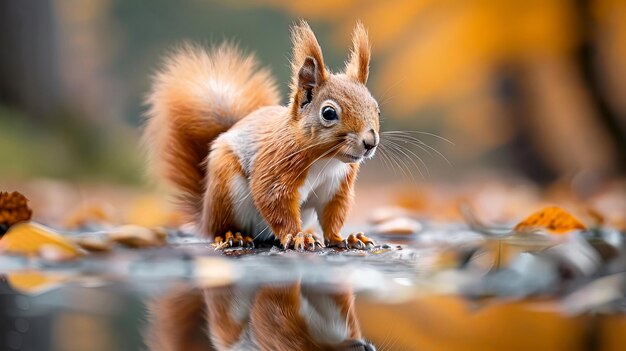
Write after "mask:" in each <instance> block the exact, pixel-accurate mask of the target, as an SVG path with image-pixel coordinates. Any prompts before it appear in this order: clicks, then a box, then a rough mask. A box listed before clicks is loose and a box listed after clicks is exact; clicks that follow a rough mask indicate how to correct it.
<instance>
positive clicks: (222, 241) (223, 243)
mask: <svg viewBox="0 0 626 351" xmlns="http://www.w3.org/2000/svg"><path fill="white" fill-rule="evenodd" d="M213 247H215V250H224V249H227V248H229V247H243V248H250V249H253V248H254V241H253V239H252V238H251V237H249V236H247V235H241V233H239V232H237V233H235V234H234V235H233V233H232V232H226V234H225V235H224V237H223V238H222V237H221V236H219V235H218V236H216V237H215V241H214V243H213Z"/></svg>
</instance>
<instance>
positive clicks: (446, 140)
mask: <svg viewBox="0 0 626 351" xmlns="http://www.w3.org/2000/svg"><path fill="white" fill-rule="evenodd" d="M410 133H414V134H424V135H430V136H432V137H435V138H437V139H440V140H443V141H445V142H447V143H449V144H451V145H454V146H456V144H455V143H454V142H452V141H450V140H448V139H446V138H444V137H442V136H441V135H437V134H435V133H429V132H422V131H419V130H389V131H386V132H381V134H407V135H408V134H410Z"/></svg>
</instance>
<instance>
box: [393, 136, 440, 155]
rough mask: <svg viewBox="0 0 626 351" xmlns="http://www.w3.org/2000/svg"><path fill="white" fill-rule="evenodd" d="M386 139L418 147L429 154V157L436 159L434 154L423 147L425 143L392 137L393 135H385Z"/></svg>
mask: <svg viewBox="0 0 626 351" xmlns="http://www.w3.org/2000/svg"><path fill="white" fill-rule="evenodd" d="M385 139H388V140H394V141H396V142H399V143H400V142H402V143H406V144H410V145H413V146H417V147H418V148H420V150H422V151H424V152H425V153H427V154H428V156H430V157H434V156H433V154H432V153H431V152H430V151H429V150H428V149H426V148H424V147H423V145H422V144H423V143H419V142H417V141H414V140H411V139H408V138H404V136H391V135H385Z"/></svg>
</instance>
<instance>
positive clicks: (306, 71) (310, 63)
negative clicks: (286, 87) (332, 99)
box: [291, 20, 328, 95]
mask: <svg viewBox="0 0 626 351" xmlns="http://www.w3.org/2000/svg"><path fill="white" fill-rule="evenodd" d="M291 41H292V42H293V57H292V59H291V69H292V77H293V79H292V90H293V93H294V94H295V95H298V92H300V91H301V90H302V89H307V90H310V89H312V88H313V87H315V86H318V85H320V84H322V82H324V81H325V80H326V79H327V77H328V72H327V71H326V67H325V66H324V57H323V56H322V49H321V48H320V45H319V43H318V42H317V39H316V38H315V34H313V31H312V30H311V27H309V25H308V24H307V23H306V22H305V21H303V20H301V21H300V22H298V24H296V25H295V26H294V27H293V28H292V30H291Z"/></svg>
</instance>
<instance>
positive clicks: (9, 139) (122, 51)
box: [0, 0, 626, 189]
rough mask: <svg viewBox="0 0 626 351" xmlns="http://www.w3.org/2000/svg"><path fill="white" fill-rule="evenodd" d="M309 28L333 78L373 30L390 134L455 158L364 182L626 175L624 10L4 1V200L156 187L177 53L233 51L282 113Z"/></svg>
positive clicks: (564, 0) (349, 1)
mask: <svg viewBox="0 0 626 351" xmlns="http://www.w3.org/2000/svg"><path fill="white" fill-rule="evenodd" d="M298 18H305V19H306V20H308V21H309V22H310V24H311V25H312V27H313V29H314V30H315V32H316V33H317V35H318V39H319V41H320V43H321V45H322V48H323V51H324V54H325V56H326V60H327V63H328V65H329V66H330V68H331V69H335V70H339V69H341V68H342V67H343V61H344V60H345V58H346V55H347V50H348V47H349V35H350V32H351V29H352V28H353V26H354V24H355V22H356V21H357V20H358V19H360V20H362V21H363V22H364V24H365V25H366V27H367V28H368V29H369V33H370V38H371V41H372V44H373V61H372V67H371V75H370V77H371V78H370V82H369V86H370V89H371V90H372V92H373V94H374V96H375V97H377V98H378V100H379V102H380V104H381V106H382V116H383V129H385V130H417V131H425V132H429V133H436V134H438V135H440V136H442V137H444V138H447V139H449V140H451V141H453V142H454V143H455V146H453V145H450V144H448V143H445V142H442V140H440V139H438V138H436V137H432V136H429V135H416V136H419V137H420V139H422V140H424V141H425V142H427V143H428V144H430V145H432V146H433V147H434V148H436V149H437V150H438V151H440V152H441V153H442V154H443V155H445V156H446V157H447V158H448V159H449V160H450V162H451V163H452V166H449V165H447V164H446V162H443V159H442V158H441V157H439V156H438V155H437V154H434V153H431V155H428V154H426V153H424V152H423V151H420V150H419V149H418V150H415V152H416V153H418V155H419V156H420V157H422V158H423V159H424V161H425V163H426V164H427V165H428V167H429V170H430V176H428V175H425V176H423V177H422V176H421V175H419V173H418V172H417V170H416V167H413V164H412V163H411V162H409V160H404V163H402V162H399V164H398V165H393V164H392V165H391V167H389V165H388V164H385V162H384V161H385V160H384V159H382V158H381V157H378V158H377V159H376V160H374V161H372V162H370V163H368V164H367V165H366V167H365V169H364V171H363V178H364V179H365V180H364V181H363V182H367V181H368V180H370V182H371V181H372V180H377V179H385V181H386V182H390V183H392V182H394V181H395V182H419V183H428V182H432V181H439V180H442V179H447V180H451V181H458V180H459V178H461V179H466V178H467V177H469V176H470V175H473V174H482V173H491V172H494V171H495V173H496V174H504V175H513V176H515V177H517V178H521V179H524V180H529V181H531V182H532V183H533V184H535V183H536V184H539V185H540V186H546V185H549V184H554V183H555V182H559V181H562V180H563V179H567V180H568V181H571V180H575V179H577V178H582V179H583V180H585V184H604V182H606V181H608V180H610V179H615V177H620V176H621V175H623V174H624V170H625V167H626V99H624V98H623V96H624V94H625V93H626V80H625V79H623V77H624V76H626V21H625V20H624V19H626V2H624V1H620V0H589V1H584V0H577V1H574V0H569V1H568V0H507V1H500V0H476V1H448V0H444V1H441V0H438V1H432V0H390V1H384V2H381V1H373V0H366V1H356V0H332V1H330V0H318V1H315V2H313V3H311V2H292V1H281V0H267V1H213V0H205V1H199V0H193V1H185V2H174V1H165V0H150V1H146V0H143V1H123V0H91V1H80V0H21V1H16V0H5V1H2V2H0V164H1V165H2V166H1V167H0V185H1V184H5V186H4V187H6V186H8V185H11V184H16V183H18V184H19V183H23V182H24V181H28V180H41V179H46V180H53V181H55V182H57V181H62V182H69V183H70V184H85V183H88V184H120V185H122V186H124V187H129V188H131V189H136V188H142V187H145V184H146V181H145V178H144V177H143V175H144V170H143V169H144V164H143V159H142V156H141V154H140V151H139V147H138V142H137V141H138V137H139V134H140V126H141V124H142V115H143V113H144V111H145V110H146V107H145V105H144V101H143V98H144V96H145V93H146V92H147V90H148V87H149V84H150V77H151V74H152V73H153V72H154V71H155V70H156V69H157V68H158V67H159V64H160V62H161V58H162V57H163V55H164V54H166V53H167V52H168V50H170V49H171V48H172V47H173V46H175V45H177V44H180V43H181V42H182V41H184V40H193V41H198V42H203V43H207V44H210V43H216V42H219V41H221V40H223V39H234V40H236V41H237V42H239V43H240V44H241V46H242V47H243V48H244V49H245V50H248V51H254V52H256V53H257V54H258V56H259V58H260V61H261V62H262V63H263V64H264V65H266V66H269V67H270V68H271V69H272V71H273V72H274V74H275V75H276V76H277V77H278V80H279V82H281V83H282V85H281V88H282V92H283V93H284V95H285V99H284V102H286V94H287V89H286V87H287V82H288V74H289V65H288V59H289V55H290V41H289V31H288V28H289V26H290V25H291V24H292V23H293V22H294V21H295V20H296V19H298ZM400 156H402V155H400ZM414 161H415V160H414ZM387 163H389V162H387ZM418 165H419V166H420V167H421V164H418ZM403 167H404V168H405V169H406V172H405V171H402V170H401V169H400V168H403ZM389 168H394V169H393V170H392V169H389ZM405 173H412V175H411V176H407V174H405ZM390 175H393V176H390ZM0 188H2V187H1V186H0ZM620 189H623V187H622V188H620Z"/></svg>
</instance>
